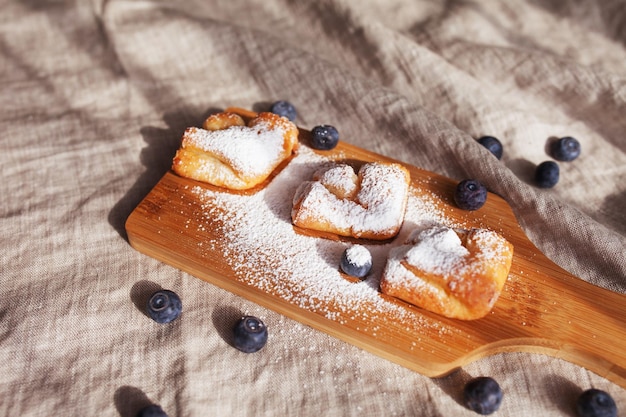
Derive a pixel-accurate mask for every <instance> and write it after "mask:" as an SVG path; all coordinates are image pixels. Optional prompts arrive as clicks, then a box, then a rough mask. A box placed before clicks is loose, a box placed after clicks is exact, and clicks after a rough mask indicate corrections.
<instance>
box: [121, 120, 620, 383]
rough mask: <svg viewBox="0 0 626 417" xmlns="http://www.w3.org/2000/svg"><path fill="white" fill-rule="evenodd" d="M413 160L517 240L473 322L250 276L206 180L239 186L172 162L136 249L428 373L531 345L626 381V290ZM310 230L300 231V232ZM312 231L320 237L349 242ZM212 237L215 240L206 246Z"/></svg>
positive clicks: (137, 214) (438, 194)
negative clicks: (580, 273)
mask: <svg viewBox="0 0 626 417" xmlns="http://www.w3.org/2000/svg"><path fill="white" fill-rule="evenodd" d="M229 110H230V111H236V112H238V113H239V114H241V115H242V116H244V117H252V116H253V115H254V113H252V112H249V111H246V110H242V109H229ZM300 140H301V143H302V144H303V146H304V147H306V145H307V143H308V140H309V132H307V131H306V130H303V129H301V131H300ZM307 149H308V148H307ZM318 153H319V154H322V155H324V156H325V157H328V158H331V159H332V158H335V159H342V160H349V161H352V162H353V163H356V164H358V163H361V162H368V161H393V160H392V159H390V158H387V157H385V156H382V155H378V154H375V153H372V152H369V151H367V150H364V149H360V148H358V147H355V146H351V145H349V144H346V143H343V142H340V144H339V145H338V146H337V148H335V149H334V150H332V151H326V152H318ZM394 162H396V161H394ZM286 165H287V164H283V166H281V167H279V169H278V170H277V171H276V173H275V175H276V174H277V175H281V174H280V173H281V172H282V171H281V170H283V169H284V168H285V166H286ZM404 165H405V166H406V167H407V168H408V169H409V171H410V173H411V181H412V183H411V188H412V189H413V191H414V192H416V190H418V191H419V193H421V194H425V195H426V194H427V195H429V196H431V197H433V198H434V201H436V205H437V206H438V208H439V210H441V212H443V213H445V215H446V217H448V218H449V219H450V220H451V222H453V223H457V224H463V225H466V226H468V227H485V228H489V229H491V230H494V231H496V232H498V233H500V234H502V235H503V236H504V237H505V238H506V239H507V240H509V241H510V242H511V243H512V244H513V245H514V247H515V252H514V258H513V264H512V267H511V271H510V274H509V277H508V280H507V282H506V284H505V287H504V290H503V292H502V294H501V296H500V298H499V300H498V301H497V303H496V305H495V307H494V309H493V310H492V312H491V313H490V314H488V315H487V316H486V317H484V318H482V319H479V320H473V321H462V320H454V319H447V318H445V317H442V316H438V315H436V314H432V313H429V312H427V311H424V310H422V309H419V308H417V307H415V306H412V305H409V304H407V303H404V302H402V301H399V300H396V299H393V298H392V297H387V296H385V295H383V294H378V297H380V299H381V301H382V302H383V305H389V306H390V307H389V308H382V309H381V308H380V307H379V304H380V303H378V302H376V303H374V304H376V306H374V305H372V306H371V311H374V312H375V313H372V314H364V313H363V311H360V312H359V311H346V307H345V306H343V305H342V306H335V303H334V302H333V301H332V300H329V299H322V300H317V303H318V305H314V304H310V305H308V304H306V303H303V302H301V301H299V302H296V301H294V300H301V299H302V297H304V296H305V294H306V293H307V289H306V288H297V287H294V286H290V288H289V291H288V292H285V290H284V287H285V286H284V285H283V287H281V289H280V291H279V290H278V288H279V287H280V286H281V282H280V277H278V278H277V282H275V288H274V287H272V286H269V287H268V286H267V285H266V286H264V287H260V286H258V285H253V282H254V281H251V280H250V279H243V278H242V274H241V272H240V271H239V269H238V266H237V265H236V264H233V261H232V257H231V256H229V254H228V252H229V250H226V249H227V248H226V247H225V246H226V244H227V243H228V236H225V235H223V233H222V232H220V228H219V227H217V225H216V227H211V225H212V222H213V221H215V222H217V219H215V220H212V219H211V218H210V217H207V214H206V213H207V212H212V213H221V211H224V208H223V207H218V206H219V203H218V202H217V201H214V202H213V204H214V205H215V207H212V209H211V210H208V211H207V205H209V206H210V205H211V204H212V202H211V200H210V199H208V200H207V199H206V198H202V197H201V196H200V195H199V193H198V190H199V189H200V190H201V189H207V190H209V191H210V192H211V193H214V194H219V193H220V192H224V193H228V192H227V191H224V190H222V191H220V190H215V189H214V187H211V186H209V185H206V184H201V183H198V182H196V181H193V180H189V179H186V178H182V177H179V176H177V175H175V174H174V173H172V172H169V173H167V174H166V175H165V176H164V177H163V178H162V179H161V181H160V182H159V183H158V184H157V185H156V186H155V187H154V189H153V190H152V191H151V192H150V193H149V194H148V196H147V197H146V198H145V199H144V200H143V201H142V202H141V203H140V204H139V205H138V206H137V207H136V209H135V210H134V211H133V212H132V213H131V215H130V216H129V218H128V219H127V222H126V230H127V233H128V239H129V242H130V244H131V246H132V247H133V248H135V249H136V250H138V251H140V252H142V253H144V254H146V255H148V256H151V257H153V258H155V259H158V260H160V261H162V262H165V263H167V264H170V265H172V266H174V267H176V268H179V269H181V270H183V271H185V272H188V273H189V274H191V275H193V276H195V277H197V278H200V279H202V280H205V281H208V282H210V283H212V284H215V285H217V286H219V287H222V288H224V289H226V290H228V291H231V292H233V293H235V294H238V295H240V296H243V297H245V298H247V299H249V300H251V301H253V302H255V303H258V304H259V305H262V306H265V307H267V308H270V309H272V310H275V311H277V312H279V313H281V314H284V315H285V316H287V317H290V318H292V319H295V320H298V321H300V322H302V323H304V324H307V325H309V326H311V327H313V328H315V329H318V330H320V331H323V332H326V333H328V334H330V335H332V336H334V337H337V338H338V339H341V340H344V341H346V342H348V343H351V344H354V345H356V346H358V347H361V348H363V349H365V350H367V351H369V352H372V353H374V354H376V355H379V356H380V357H382V358H385V359H387V360H390V361H393V362H395V363H398V364H400V365H402V366H405V367H407V368H410V369H413V370H415V371H417V372H420V373H422V374H424V375H427V376H431V377H437V376H442V375H445V374H447V373H449V372H450V371H452V370H454V369H456V368H458V367H460V366H463V365H464V364H466V363H468V362H471V361H473V360H476V359H478V358H482V357H485V356H488V355H492V354H495V353H499V352H507V351H524V352H536V353H541V354H548V355H552V356H555V357H559V358H562V359H565V360H567V361H570V362H573V363H576V364H578V365H580V366H583V367H585V368H587V369H589V370H591V371H593V372H595V373H597V374H599V375H601V376H603V377H605V378H607V379H609V380H611V381H613V382H615V383H617V384H619V385H620V386H622V387H624V388H626V350H625V349H623V346H622V342H623V341H624V340H626V308H624V306H626V296H624V295H621V294H617V293H613V292H610V291H607V290H605V289H602V288H599V287H596V286H593V285H591V284H589V283H587V282H585V281H583V280H581V279H578V278H576V277H575V276H572V275H571V274H569V273H568V272H566V271H565V270H563V269H562V268H560V267H559V266H557V265H556V264H555V263H553V262H552V261H550V260H549V259H548V258H547V257H546V256H544V255H543V254H542V253H541V252H540V251H539V250H538V249H537V248H536V247H535V246H534V245H533V244H532V242H530V240H529V239H528V238H527V237H526V235H525V234H524V232H523V230H522V229H521V227H520V226H519V224H518V222H517V220H516V218H515V215H514V214H513V211H512V210H511V208H510V206H509V205H508V204H507V203H506V201H504V200H503V199H502V198H500V197H499V196H497V195H495V194H491V193H490V194H489V196H488V200H487V203H486V204H485V206H484V207H482V208H481V209H480V210H477V211H475V212H469V211H463V210H460V209H458V208H456V207H455V206H454V204H453V202H452V194H453V191H454V188H455V186H456V181H454V180H452V179H449V178H446V177H443V176H441V175H438V174H435V173H432V172H428V171H424V170H422V169H419V168H417V167H414V166H410V165H406V164H404ZM275 175H273V176H271V177H270V178H269V179H268V181H266V182H265V183H264V184H261V186H259V187H257V188H256V189H253V190H250V191H248V192H244V193H238V194H237V195H233V194H232V193H229V195H230V196H231V197H234V198H242V199H245V198H248V197H250V196H251V195H254V194H255V193H257V192H259V191H260V190H262V189H263V188H264V187H267V186H268V184H270V183H271V182H272V181H273V180H274V179H275V178H276V177H275ZM291 198H292V196H291V195H285V197H284V200H285V204H291ZM224 214H225V213H221V214H220V216H223V215H224ZM226 214H227V213H226ZM233 214H236V213H233ZM301 232H302V231H298V230H295V229H294V230H293V233H294V236H295V235H300V234H301ZM310 235H311V236H310V238H311V239H317V240H327V239H337V240H341V239H338V238H336V237H333V236H323V235H316V234H315V233H313V234H310ZM208 241H211V242H213V244H212V245H207V242H208ZM220 242H221V243H220ZM268 249H271V248H268ZM311 256H315V254H311ZM289 267H292V268H293V270H294V271H296V270H298V269H300V268H301V266H300V265H296V264H294V265H291V266H289V265H287V268H289ZM254 273H255V272H254V270H247V271H246V274H254ZM257 273H258V274H261V273H263V272H262V271H258V272H257ZM337 275H338V276H340V275H341V274H339V273H337ZM338 279H343V280H344V281H345V278H342V277H339V278H338ZM273 285H274V284H273ZM355 285H357V284H356V283H355ZM319 303H322V304H324V305H322V306H319ZM335 307H336V311H333V309H334V308H335ZM368 308H369V306H368V305H367V303H365V304H362V303H361V304H360V305H359V309H363V310H367V309H368ZM329 312H332V313H333V314H329Z"/></svg>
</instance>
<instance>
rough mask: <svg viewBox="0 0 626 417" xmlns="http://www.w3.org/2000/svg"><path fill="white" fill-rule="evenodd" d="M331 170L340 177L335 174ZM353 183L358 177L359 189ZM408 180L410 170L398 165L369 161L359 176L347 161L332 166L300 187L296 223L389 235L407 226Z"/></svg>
mask: <svg viewBox="0 0 626 417" xmlns="http://www.w3.org/2000/svg"><path fill="white" fill-rule="evenodd" d="M331 170H336V171H337V172H338V173H340V174H341V175H338V176H337V178H332V177H333V175H328V172H329V171H331ZM350 181H356V183H355V184H354V185H355V186H356V187H354V188H352V187H351V186H350ZM409 182H410V173H409V171H408V170H407V169H406V168H405V167H404V166H402V165H400V164H397V163H390V162H370V163H366V164H364V165H363V166H362V167H361V168H360V169H359V171H358V173H357V174H356V175H355V174H354V170H353V169H352V167H350V166H349V165H347V164H337V165H335V166H331V167H328V168H326V169H325V171H323V172H317V173H315V175H314V176H313V178H312V180H311V181H305V182H303V183H302V184H301V185H300V186H299V187H298V189H297V190H296V192H295V195H294V198H293V208H292V212H291V218H292V222H293V224H294V225H295V226H298V227H301V228H303V229H309V230H316V231H320V232H327V233H333V234H336V235H339V236H346V237H354V238H358V239H370V240H386V239H390V238H392V237H394V236H395V235H396V234H397V233H398V232H399V231H400V228H401V227H402V223H403V221H404V214H405V211H406V204H407V200H408V191H409Z"/></svg>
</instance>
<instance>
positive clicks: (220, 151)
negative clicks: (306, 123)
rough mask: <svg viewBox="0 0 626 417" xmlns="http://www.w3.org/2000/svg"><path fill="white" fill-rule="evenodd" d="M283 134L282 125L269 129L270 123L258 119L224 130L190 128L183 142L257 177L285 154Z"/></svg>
mask: <svg viewBox="0 0 626 417" xmlns="http://www.w3.org/2000/svg"><path fill="white" fill-rule="evenodd" d="M284 134H285V131H284V129H282V128H280V126H279V127H276V128H273V129H270V128H269V125H268V124H267V123H263V122H258V123H257V124H256V125H255V126H252V127H249V126H230V127H228V128H227V129H222V130H204V129H200V128H189V129H187V130H186V131H185V135H184V137H183V141H184V142H186V143H184V144H189V145H191V146H194V147H196V148H198V149H201V150H203V151H205V152H209V153H211V154H213V155H215V156H216V157H217V158H218V159H220V160H223V161H228V165H229V166H231V167H232V168H233V169H234V170H235V171H236V172H237V173H239V174H245V175H246V176H250V177H254V176H258V175H263V174H264V173H266V171H267V169H268V167H271V166H273V165H275V164H276V163H277V161H278V160H279V159H280V158H281V157H282V153H281V151H282V149H283V144H284V141H285V139H284Z"/></svg>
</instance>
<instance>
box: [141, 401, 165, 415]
mask: <svg viewBox="0 0 626 417" xmlns="http://www.w3.org/2000/svg"><path fill="white" fill-rule="evenodd" d="M136 417H167V413H166V412H165V411H163V409H162V408H161V407H160V406H158V405H156V404H152V405H149V406H147V407H144V408H142V409H141V410H139V412H138V413H137V416H136Z"/></svg>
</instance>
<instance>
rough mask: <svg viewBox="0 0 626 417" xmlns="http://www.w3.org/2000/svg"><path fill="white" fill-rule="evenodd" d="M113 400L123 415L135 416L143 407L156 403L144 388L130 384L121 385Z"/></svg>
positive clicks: (124, 416) (126, 416) (125, 416)
mask: <svg viewBox="0 0 626 417" xmlns="http://www.w3.org/2000/svg"><path fill="white" fill-rule="evenodd" d="M113 401H114V402H115V408H117V412H118V413H120V416H121V417H135V416H136V415H137V413H138V412H139V411H140V410H141V409H142V408H144V407H147V406H149V405H152V404H154V402H152V401H150V399H149V398H148V396H147V395H146V394H145V393H144V392H143V391H142V390H140V389H139V388H135V387H131V386H129V385H124V386H122V387H119V388H118V389H117V390H116V391H115V394H114V396H113Z"/></svg>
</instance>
